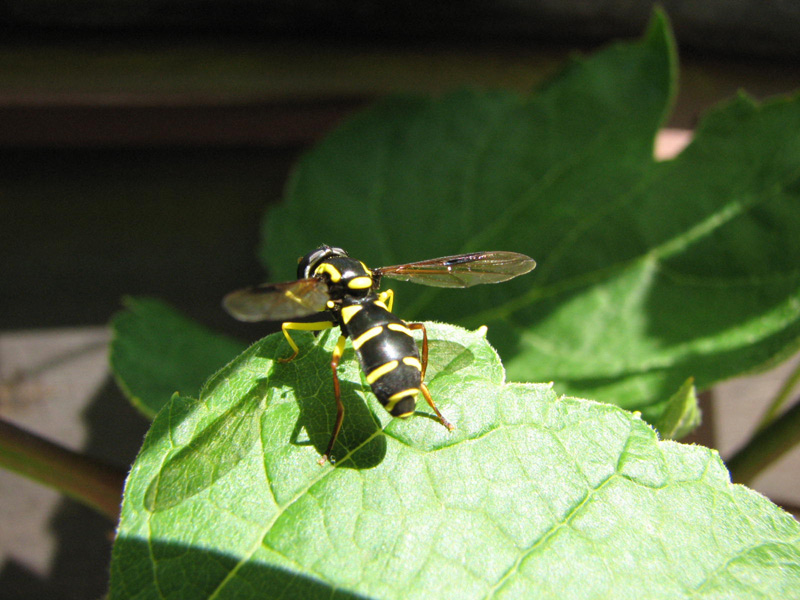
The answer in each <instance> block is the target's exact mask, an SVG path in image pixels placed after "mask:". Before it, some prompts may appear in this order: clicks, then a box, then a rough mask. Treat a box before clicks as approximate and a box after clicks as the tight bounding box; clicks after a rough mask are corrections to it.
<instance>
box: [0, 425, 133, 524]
mask: <svg viewBox="0 0 800 600" xmlns="http://www.w3.org/2000/svg"><path fill="white" fill-rule="evenodd" d="M0 466H3V467H5V468H7V469H9V470H11V471H15V472H17V473H19V474H20V475H23V476H25V477H27V478H29V479H32V480H34V481H38V482H39V483H41V484H44V485H46V486H49V487H51V488H54V489H56V490H58V491H59V492H61V493H63V494H65V495H67V496H69V497H71V498H73V499H75V500H77V501H78V502H81V503H82V504H85V505H86V506H89V507H90V508H93V509H94V510H96V511H97V512H99V513H101V514H103V515H105V516H107V517H108V518H109V519H111V520H112V521H115V522H116V521H117V520H118V519H119V510H120V501H121V499H122V489H123V486H124V483H125V473H124V472H122V471H121V470H120V469H117V468H115V467H112V466H110V465H107V464H105V463H102V462H100V461H97V460H94V459H92V458H89V457H87V456H84V455H82V454H79V453H77V452H74V451H72V450H70V449H68V448H64V447H63V446H60V445H58V444H55V443H53V442H50V441H48V440H45V439H44V438H41V437H39V436H37V435H36V434H33V433H31V432H28V431H25V430H24V429H21V428H20V427H17V426H16V425H13V424H11V423H9V422H8V421H4V420H2V419H0Z"/></svg>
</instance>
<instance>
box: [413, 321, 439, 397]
mask: <svg viewBox="0 0 800 600" xmlns="http://www.w3.org/2000/svg"><path fill="white" fill-rule="evenodd" d="M406 325H408V328H409V329H421V330H422V373H421V377H422V381H425V369H427V368H428V330H427V329H425V325H423V324H422V323H406ZM428 404H430V402H428ZM437 412H438V411H437Z"/></svg>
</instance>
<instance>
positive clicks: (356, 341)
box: [353, 325, 383, 350]
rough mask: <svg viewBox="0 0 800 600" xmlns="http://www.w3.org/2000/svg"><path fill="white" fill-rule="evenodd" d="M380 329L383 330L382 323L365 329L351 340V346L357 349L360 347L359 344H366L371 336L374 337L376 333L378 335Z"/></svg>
mask: <svg viewBox="0 0 800 600" xmlns="http://www.w3.org/2000/svg"><path fill="white" fill-rule="evenodd" d="M381 331H383V326H382V325H377V326H376V327H373V328H371V329H367V330H366V331H365V332H364V333H362V334H361V335H360V336H358V337H357V338H355V339H354V340H353V348H355V349H356V350H358V349H359V348H361V346H363V345H364V344H366V343H367V342H368V341H370V340H371V339H372V338H374V337H375V336H377V335H380V333H381Z"/></svg>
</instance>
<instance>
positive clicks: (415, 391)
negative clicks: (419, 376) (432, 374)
mask: <svg viewBox="0 0 800 600" xmlns="http://www.w3.org/2000/svg"><path fill="white" fill-rule="evenodd" d="M418 395H419V388H409V389H407V390H403V391H402V392H397V393H396V394H392V395H391V396H389V398H388V399H387V400H386V404H385V405H384V408H385V409H386V410H387V411H389V412H392V409H394V407H395V406H397V403H398V402H400V400H402V399H403V398H407V397H408V396H414V397H416V396H418Z"/></svg>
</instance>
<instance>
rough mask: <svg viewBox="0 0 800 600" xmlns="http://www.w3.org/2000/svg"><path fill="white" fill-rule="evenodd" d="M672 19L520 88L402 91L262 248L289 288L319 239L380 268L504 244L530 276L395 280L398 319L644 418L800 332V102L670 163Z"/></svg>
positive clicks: (327, 154)
mask: <svg viewBox="0 0 800 600" xmlns="http://www.w3.org/2000/svg"><path fill="white" fill-rule="evenodd" d="M675 70H676V63H675V58H674V50H673V44H672V39H671V37H670V33H669V30H668V27H667V24H666V22H665V19H664V17H663V16H662V15H661V14H660V13H656V15H655V17H654V19H653V23H652V25H651V27H650V30H649V31H648V33H647V34H646V36H645V37H644V38H643V39H642V40H641V41H640V42H638V43H635V44H620V45H617V46H614V47H612V48H610V49H608V50H606V51H603V52H600V53H598V54H597V55H595V56H593V57H590V58H588V59H583V60H576V61H575V62H574V63H573V64H571V65H570V66H569V67H568V68H567V69H566V70H565V71H564V72H563V73H562V74H561V75H560V76H558V77H556V78H554V79H553V80H552V81H550V82H548V84H547V85H545V86H543V88H542V89H540V90H538V91H537V92H536V93H535V94H533V95H531V96H529V97H522V96H519V95H517V94H512V93H505V92H486V93H484V92H474V91H462V92H458V93H453V94H449V95H446V96H444V97H442V98H440V99H425V98H393V99H389V100H387V101H385V102H382V103H380V104H379V105H378V106H376V107H374V108H373V109H371V110H368V111H365V112H364V113H362V114H360V115H358V116H356V117H355V118H353V119H351V120H350V121H348V122H347V123H345V124H344V125H343V126H342V127H340V128H339V129H338V130H337V131H336V132H334V133H333V134H331V135H330V136H329V137H328V138H327V139H326V140H325V141H323V142H322V143H321V144H320V145H319V146H318V147H317V148H315V149H314V150H313V151H312V152H311V153H309V154H308V155H307V156H306V157H305V158H304V159H303V160H302V161H301V162H300V164H299V165H298V168H297V169H296V171H295V173H294V175H293V177H292V180H291V183H290V186H289V188H288V190H287V196H286V201H285V202H284V203H283V204H281V205H279V206H277V207H275V208H274V209H272V210H270V211H269V213H268V214H267V216H266V219H265V223H264V236H263V244H262V249H261V255H262V258H263V260H264V262H265V264H266V265H267V266H268V267H269V269H270V272H272V273H274V274H276V279H289V278H292V277H293V275H294V273H293V269H294V265H295V264H296V257H297V256H298V255H301V254H304V253H305V252H307V251H308V250H309V249H311V248H314V247H316V246H317V245H319V244H320V243H322V242H325V243H328V244H335V245H339V246H342V247H344V248H347V249H349V250H350V252H351V254H352V255H354V256H357V257H358V258H361V259H362V260H364V261H366V262H367V264H370V265H371V266H381V265H388V264H395V263H402V262H408V261H413V260H419V259H426V258H432V257H435V256H441V255H448V254H454V253H457V252H461V251H470V250H495V249H496V250H513V251H520V252H524V253H526V254H529V255H530V256H532V257H533V258H535V259H536V260H537V261H538V263H539V267H537V270H536V271H534V272H533V273H532V274H530V275H526V276H524V277H520V278H518V279H516V280H513V281H510V282H508V283H504V284H500V285H496V286H480V287H476V288H471V289H470V290H467V291H462V290H441V289H430V288H423V287H420V286H413V285H409V284H402V285H397V288H398V296H397V302H396V309H397V312H398V314H399V315H400V316H402V317H404V318H410V319H419V318H425V319H428V318H433V319H440V320H447V321H453V320H455V321H457V322H459V323H462V324H465V325H468V326H471V327H476V326H478V325H481V324H484V323H486V324H489V325H490V328H489V332H490V333H489V335H490V339H491V340H492V342H493V343H494V344H495V345H496V346H497V348H498V350H499V351H500V353H501V355H502V356H503V357H504V358H505V360H506V366H507V369H508V372H509V376H510V378H511V379H514V380H523V381H554V382H555V386H556V389H557V390H558V391H561V392H564V393H569V394H575V395H581V396H586V397H590V398H596V399H602V400H607V401H609V402H615V403H617V404H619V405H621V406H624V407H628V408H636V409H639V410H642V411H643V412H644V414H645V417H646V418H647V419H648V420H650V421H651V422H653V421H655V420H656V419H657V418H658V417H659V415H660V413H661V412H662V410H663V406H664V405H665V403H666V402H667V400H668V399H669V398H670V397H671V396H672V395H673V394H674V393H675V392H676V390H678V389H679V387H680V386H681V384H682V383H683V382H684V381H686V380H687V379H688V378H689V377H693V378H694V380H695V382H696V385H697V386H698V388H699V389H706V388H708V387H709V386H711V385H712V384H714V383H715V382H717V381H720V380H722V379H725V378H728V377H731V376H734V375H737V374H740V373H742V372H744V371H748V370H752V369H754V368H757V367H760V366H762V365H764V364H765V363H767V362H769V361H773V360H777V359H779V358H781V357H783V356H785V355H786V354H788V353H790V352H792V351H794V350H796V349H797V347H798V345H800V344H799V343H798V341H799V340H800V293H799V288H800V269H798V266H797V265H798V264H800V210H798V206H799V205H798V190H800V188H799V187H798V185H797V184H798V177H800V136H798V135H797V132H798V131H800V101H799V100H798V99H797V98H794V99H790V100H778V101H772V102H769V103H766V104H764V105H760V106H759V105H757V104H755V103H754V102H752V101H751V100H749V99H748V98H746V97H744V96H741V97H739V98H737V99H735V100H733V101H731V102H730V103H728V104H726V105H724V106H722V107H720V108H718V109H717V110H715V111H713V112H711V113H710V114H709V115H707V116H706V118H705V119H704V120H703V121H702V123H701V124H700V126H699V128H698V130H697V132H696V136H695V139H694V142H693V143H692V144H691V145H690V146H689V147H688V148H687V149H686V151H684V152H683V153H682V154H681V156H680V157H678V158H677V159H675V160H672V161H668V162H663V163H657V162H655V160H654V158H653V145H654V137H655V134H656V132H657V130H658V129H659V127H660V126H661V125H662V124H663V122H664V120H665V116H666V115H667V113H668V110H669V108H670V104H671V100H672V96H673V94H674V80H675Z"/></svg>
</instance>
